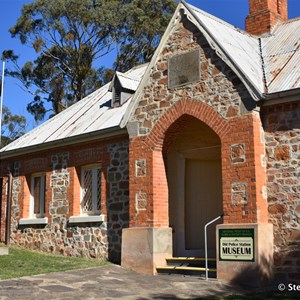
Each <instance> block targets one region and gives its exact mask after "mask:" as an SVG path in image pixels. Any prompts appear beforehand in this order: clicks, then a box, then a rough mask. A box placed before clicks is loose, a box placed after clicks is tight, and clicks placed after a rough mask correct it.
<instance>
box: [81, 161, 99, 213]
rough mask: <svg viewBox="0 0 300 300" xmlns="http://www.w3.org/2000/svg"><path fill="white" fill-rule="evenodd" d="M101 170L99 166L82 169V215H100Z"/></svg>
mask: <svg viewBox="0 0 300 300" xmlns="http://www.w3.org/2000/svg"><path fill="white" fill-rule="evenodd" d="M100 199H101V168H100V166H99V165H94V166H88V167H84V168H82V171H81V202H80V206H81V214H82V215H95V214H98V213H100Z"/></svg>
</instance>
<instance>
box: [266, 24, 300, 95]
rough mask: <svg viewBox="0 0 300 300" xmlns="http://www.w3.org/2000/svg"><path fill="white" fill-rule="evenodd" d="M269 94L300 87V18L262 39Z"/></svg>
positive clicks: (282, 25)
mask: <svg viewBox="0 0 300 300" xmlns="http://www.w3.org/2000/svg"><path fill="white" fill-rule="evenodd" d="M261 46H262V57H263V62H264V73H265V84H266V89H267V92H268V93H278V92H282V91H286V90H292V89H296V88H299V87H300V63H299V62H300V18H296V19H291V20H289V21H287V22H284V23H281V24H279V25H277V26H276V27H275V28H274V30H273V31H272V32H271V35H270V36H268V37H265V38H262V39H261Z"/></svg>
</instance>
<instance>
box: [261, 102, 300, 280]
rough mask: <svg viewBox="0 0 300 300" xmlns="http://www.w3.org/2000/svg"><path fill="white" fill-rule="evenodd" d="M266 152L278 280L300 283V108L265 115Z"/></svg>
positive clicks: (280, 107) (288, 106)
mask: <svg viewBox="0 0 300 300" xmlns="http://www.w3.org/2000/svg"><path fill="white" fill-rule="evenodd" d="M262 120H263V125H264V130H265V141H266V152H267V188H268V207H269V221H270V222H272V223H273V225H274V244H275V249H274V250H275V254H274V257H275V270H276V274H277V276H278V278H279V279H282V280H285V281H287V282H291V281H295V282H299V280H300V250H299V249H300V248H299V247H300V104H299V103H292V104H283V105H276V106H269V107H266V108H264V109H263V111H262Z"/></svg>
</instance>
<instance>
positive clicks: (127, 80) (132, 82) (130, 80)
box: [109, 71, 140, 92]
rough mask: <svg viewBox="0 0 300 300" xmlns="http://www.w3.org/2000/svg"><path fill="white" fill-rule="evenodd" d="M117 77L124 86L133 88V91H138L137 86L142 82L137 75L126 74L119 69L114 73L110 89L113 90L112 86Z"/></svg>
mask: <svg viewBox="0 0 300 300" xmlns="http://www.w3.org/2000/svg"><path fill="white" fill-rule="evenodd" d="M115 78H118V80H119V82H120V84H121V87H122V88H124V89H127V90H131V91H133V92H135V91H136V89H137V87H138V86H139V84H140V79H137V78H136V77H133V76H130V75H128V74H124V73H121V72H118V71H117V72H116V73H115V75H114V78H113V80H112V81H111V83H110V85H109V91H112V86H113V83H114V80H115Z"/></svg>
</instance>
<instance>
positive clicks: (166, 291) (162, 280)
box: [0, 265, 246, 300]
mask: <svg viewBox="0 0 300 300" xmlns="http://www.w3.org/2000/svg"><path fill="white" fill-rule="evenodd" d="M245 292H246V291H245V290H242V289H241V288H239V287H237V286H233V285H230V284H229V283H226V282H221V281H217V280H214V279H211V280H209V281H205V280H204V279H201V278H198V277H191V276H179V275H172V276H169V275H160V276H147V275H141V274H137V273H135V272H133V271H130V270H126V269H123V268H122V267H120V266H116V265H108V266H104V267H97V268H90V269H85V270H75V271H67V272H58V273H50V274H45V275H36V276H30V277H22V278H19V279H11V280H0V300H12V299H13V300H18V299H22V300H27V299H28V300H29V299H30V300H34V299H38V300H41V299H46V300H53V299H55V300H59V299H64V300H68V299H70V300H77V299H78V300H79V299H80V300H81V299H84V300H90V299H93V300H94V299H101V300H109V299H121V300H123V299H124V300H146V299H156V300H157V299H162V300H178V299H199V298H201V299H205V298H206V297H208V296H220V295H222V296H223V295H230V294H238V293H245Z"/></svg>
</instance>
